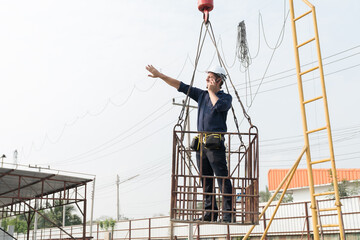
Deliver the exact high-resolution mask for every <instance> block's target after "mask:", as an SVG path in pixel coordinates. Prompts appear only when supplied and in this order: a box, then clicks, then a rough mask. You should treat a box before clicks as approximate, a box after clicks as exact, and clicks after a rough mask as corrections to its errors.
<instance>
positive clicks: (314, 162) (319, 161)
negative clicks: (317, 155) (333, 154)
mask: <svg viewBox="0 0 360 240" xmlns="http://www.w3.org/2000/svg"><path fill="white" fill-rule="evenodd" d="M330 160H331V159H330V158H326V159H322V160H318V161H311V162H310V164H318V163H324V162H330Z"/></svg>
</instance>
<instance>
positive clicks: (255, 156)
mask: <svg viewBox="0 0 360 240" xmlns="http://www.w3.org/2000/svg"><path fill="white" fill-rule="evenodd" d="M185 134H189V135H192V136H196V135H199V138H200V139H203V138H204V136H205V134H209V133H207V132H195V131H181V130H179V131H177V130H174V135H173V159H172V177H171V213H170V219H171V221H172V222H188V223H206V224H208V223H216V224H219V223H222V219H223V213H224V212H229V213H231V214H232V216H233V217H234V218H235V219H236V221H234V222H232V223H226V224H237V225H239V224H241V225H246V224H258V222H259V218H258V215H259V182H258V180H259V148H258V134H257V132H256V133H241V134H240V133H229V132H227V133H220V134H222V135H223V136H224V138H225V143H226V145H227V147H226V159H227V167H228V173H229V174H228V176H225V177H219V176H205V175H203V174H202V172H201V171H199V170H198V168H197V167H195V166H196V165H195V164H194V161H195V162H196V159H195V153H196V152H195V151H194V150H191V149H189V148H187V147H185V144H184V142H183V140H184V137H183V136H184V135H185ZM239 138H242V139H245V142H246V146H241V144H240V141H239ZM202 145H203V141H200V155H201V154H203V153H202V149H203V147H202ZM201 165H202V162H200V166H201ZM200 169H201V168H200ZM206 179H210V180H211V181H213V186H214V187H213V193H211V194H210V193H204V186H202V184H201V182H203V181H205V180H206ZM218 179H221V181H223V182H224V181H225V180H226V179H229V180H230V181H231V183H232V188H233V189H232V194H229V193H228V194H224V193H223V192H224V191H221V189H219V186H218V185H217V184H216V180H218ZM223 185H224V184H223ZM206 195H212V197H213V198H214V201H217V204H218V206H219V210H215V209H212V210H206V211H207V212H209V211H210V212H213V213H217V215H218V216H219V221H218V222H216V220H214V221H213V222H204V221H199V220H197V219H199V218H201V217H203V216H204V214H205V210H204V209H203V207H202V206H204V202H205V196H206ZM223 196H231V199H232V207H233V211H223V210H221V208H223V207H222V201H221V199H222V197H223Z"/></svg>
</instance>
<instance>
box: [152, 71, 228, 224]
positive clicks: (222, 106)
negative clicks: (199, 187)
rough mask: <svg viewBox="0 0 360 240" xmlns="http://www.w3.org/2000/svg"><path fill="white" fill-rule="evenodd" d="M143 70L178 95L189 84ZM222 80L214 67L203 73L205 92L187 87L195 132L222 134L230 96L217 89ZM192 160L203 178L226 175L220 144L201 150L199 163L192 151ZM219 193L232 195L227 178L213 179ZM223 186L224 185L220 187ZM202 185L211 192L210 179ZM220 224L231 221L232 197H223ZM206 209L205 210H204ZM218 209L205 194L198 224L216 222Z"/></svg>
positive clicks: (198, 156) (198, 158) (211, 184)
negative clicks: (194, 109)
mask: <svg viewBox="0 0 360 240" xmlns="http://www.w3.org/2000/svg"><path fill="white" fill-rule="evenodd" d="M146 69H147V70H148V71H149V72H150V74H149V75H148V76H149V77H152V78H160V79H162V80H163V81H164V82H166V83H167V84H168V85H170V86H172V87H174V88H176V89H177V90H178V91H179V92H182V93H184V94H187V92H188V89H189V85H187V84H184V83H183V82H180V81H178V80H176V79H174V78H171V77H169V76H166V75H165V74H162V73H160V72H159V71H158V70H157V69H156V68H154V67H153V66H152V65H148V66H147V67H146ZM225 79H226V72H225V70H224V69H223V68H222V67H219V66H216V67H213V68H211V69H209V70H208V71H207V78H206V88H207V91H205V90H201V89H199V88H195V87H191V89H190V93H189V97H190V98H192V99H193V100H195V101H196V102H197V103H198V119H197V128H198V131H204V132H226V131H227V126H226V117H227V113H228V111H229V109H230V107H231V101H232V97H231V95H229V94H226V93H224V92H223V91H222V90H220V89H221V86H222V84H223V82H224V81H225ZM196 160H197V165H198V168H199V169H200V166H202V169H201V171H202V175H203V176H214V174H215V175H216V176H228V169H227V166H226V156H225V146H224V141H223V140H222V141H221V142H220V147H219V148H218V149H209V148H205V147H203V149H202V164H200V163H201V159H200V151H197V152H196ZM217 181H218V185H219V188H220V190H221V191H222V190H223V189H224V193H226V194H232V186H231V182H230V180H229V179H226V180H225V181H223V179H217ZM223 185H224V186H223ZM203 186H204V191H205V193H212V192H213V179H212V178H206V177H205V178H204V179H203ZM223 199H224V208H223V211H224V213H223V218H222V221H223V222H231V221H232V219H233V218H232V217H231V216H232V214H231V213H230V212H226V211H232V207H231V205H232V197H231V196H224V197H223ZM206 210H208V211H206ZM217 218H218V207H217V204H216V201H215V196H214V195H206V194H205V214H204V217H203V218H201V219H200V220H201V221H217Z"/></svg>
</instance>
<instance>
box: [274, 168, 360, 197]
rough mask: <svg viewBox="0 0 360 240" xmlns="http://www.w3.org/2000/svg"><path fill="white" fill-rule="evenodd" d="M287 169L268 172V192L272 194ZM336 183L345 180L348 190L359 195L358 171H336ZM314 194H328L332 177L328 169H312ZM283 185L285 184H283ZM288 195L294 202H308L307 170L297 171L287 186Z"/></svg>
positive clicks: (359, 180)
mask: <svg viewBox="0 0 360 240" xmlns="http://www.w3.org/2000/svg"><path fill="white" fill-rule="evenodd" d="M288 171H289V169H271V170H269V172H268V184H269V191H270V192H274V191H275V190H276V189H277V187H278V186H279V184H280V183H281V181H282V180H283V179H284V177H285V175H286V174H287V172H288ZM336 172H337V178H338V182H341V181H343V180H347V181H348V183H349V185H348V188H347V189H348V190H352V191H354V192H356V191H358V194H359V193H360V189H359V187H360V169H357V168H356V169H353V168H349V169H337V170H336ZM313 178H314V186H315V193H321V192H328V191H329V190H330V189H331V188H332V185H331V182H332V176H331V174H330V169H323V168H320V169H313ZM284 185H285V184H284ZM288 193H289V194H292V196H293V199H294V202H298V201H309V200H310V193H309V179H308V174H307V169H297V170H296V172H295V174H294V177H293V179H292V181H291V183H290V185H289V188H288ZM328 197H329V196H323V197H321V196H320V197H318V198H317V199H324V198H328Z"/></svg>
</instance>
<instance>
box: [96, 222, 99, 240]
mask: <svg viewBox="0 0 360 240" xmlns="http://www.w3.org/2000/svg"><path fill="white" fill-rule="evenodd" d="M96 240H99V223H97V224H96Z"/></svg>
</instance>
